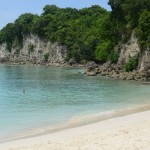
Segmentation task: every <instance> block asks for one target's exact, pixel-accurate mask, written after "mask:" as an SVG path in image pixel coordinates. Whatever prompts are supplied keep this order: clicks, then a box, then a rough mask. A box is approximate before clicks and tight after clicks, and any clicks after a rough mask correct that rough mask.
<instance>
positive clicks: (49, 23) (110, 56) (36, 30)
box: [0, 0, 150, 63]
mask: <svg viewBox="0 0 150 150" xmlns="http://www.w3.org/2000/svg"><path fill="white" fill-rule="evenodd" d="M109 5H110V6H111V8H112V11H111V12H108V11H106V10H105V9H103V8H101V7H100V6H98V5H93V6H91V7H89V8H83V9H80V10H78V9H75V8H59V7H57V6H55V5H46V6H45V7H44V9H43V13H42V14H41V15H40V16H38V15H33V14H30V13H26V14H23V15H21V16H20V17H19V18H18V19H17V20H16V21H15V22H14V23H9V24H7V25H6V26H5V27H4V28H3V29H2V30H1V31H0V43H3V42H5V43H6V44H7V50H9V51H11V49H12V47H15V46H17V47H18V46H20V47H21V46H22V42H23V36H26V35H29V34H36V35H38V36H39V37H40V38H45V39H47V40H50V41H52V42H59V43H61V44H63V45H66V46H67V48H68V57H67V59H68V60H69V59H70V58H74V59H75V60H76V61H77V62H80V61H81V60H96V61H99V62H106V61H107V60H110V61H111V62H112V63H117V60H118V57H119V50H116V49H115V46H116V45H117V44H118V42H127V41H128V39H129V37H130V35H131V32H132V31H133V30H136V31H137V34H138V36H139V43H140V45H141V48H142V49H143V50H144V49H146V50H147V49H149V48H150V28H149V27H150V0H142V1H141V0H109ZM29 49H30V50H29V51H32V49H33V47H32V45H31V47H29ZM45 59H47V55H45Z"/></svg>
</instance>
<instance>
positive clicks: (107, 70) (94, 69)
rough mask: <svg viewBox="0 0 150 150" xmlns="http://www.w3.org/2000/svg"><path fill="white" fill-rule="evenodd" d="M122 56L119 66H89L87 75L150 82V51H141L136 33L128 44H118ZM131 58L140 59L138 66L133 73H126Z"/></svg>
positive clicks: (108, 64) (120, 56)
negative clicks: (126, 65)
mask: <svg viewBox="0 0 150 150" xmlns="http://www.w3.org/2000/svg"><path fill="white" fill-rule="evenodd" d="M116 48H117V49H120V55H119V59H118V63H117V64H111V63H110V62H107V63H105V64H103V65H97V64H94V65H89V66H88V67H87V68H86V70H85V74H87V75H89V76H95V75H102V76H108V77H111V78H119V79H123V80H137V81H150V51H148V50H146V51H141V49H140V46H139V43H138V38H137V37H136V33H135V32H133V33H132V35H131V38H130V39H129V41H128V42H127V43H126V44H118V46H117V47H116ZM130 58H137V59H138V66H137V69H136V70H133V71H132V72H125V70H124V68H123V66H124V65H125V64H126V63H128V62H129V59H130Z"/></svg>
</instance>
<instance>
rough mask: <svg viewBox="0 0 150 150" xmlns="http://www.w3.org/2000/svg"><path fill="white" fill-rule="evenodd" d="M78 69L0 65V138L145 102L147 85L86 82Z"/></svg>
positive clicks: (149, 92)
mask: <svg viewBox="0 0 150 150" xmlns="http://www.w3.org/2000/svg"><path fill="white" fill-rule="evenodd" d="M83 72H84V71H83V68H61V67H60V68H59V67H58V68H55V67H44V66H14V65H0V139H2V137H4V136H9V135H12V134H14V133H17V132H21V131H23V130H28V129H32V128H39V127H42V126H48V125H49V126H53V125H57V124H61V123H65V122H68V121H69V120H71V119H72V118H73V117H75V116H76V117H77V116H84V115H88V114H92V113H93V114H95V113H100V112H105V111H111V110H116V109H121V108H128V107H132V106H135V105H137V104H139V105H140V104H145V103H148V102H150V85H148V84H142V83H136V82H132V81H122V80H113V79H109V78H106V77H100V76H97V77H88V76H86V75H84V74H83Z"/></svg>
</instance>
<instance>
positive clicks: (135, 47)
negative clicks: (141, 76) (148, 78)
mask: <svg viewBox="0 0 150 150" xmlns="http://www.w3.org/2000/svg"><path fill="white" fill-rule="evenodd" d="M118 47H119V49H120V56H119V60H118V65H124V64H126V63H128V62H129V58H133V57H136V58H137V59H138V68H137V70H140V71H147V70H149V69H150V52H149V51H148V50H146V51H142V50H141V49H140V46H139V43H138V38H137V36H136V33H135V31H134V32H132V35H131V38H130V39H129V41H128V42H127V43H126V44H119V45H118Z"/></svg>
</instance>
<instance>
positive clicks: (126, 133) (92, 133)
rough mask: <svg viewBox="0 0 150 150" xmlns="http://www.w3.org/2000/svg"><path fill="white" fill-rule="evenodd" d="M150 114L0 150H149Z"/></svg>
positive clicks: (3, 146) (9, 144)
mask: <svg viewBox="0 0 150 150" xmlns="http://www.w3.org/2000/svg"><path fill="white" fill-rule="evenodd" d="M149 148H150V111H149V110H148V111H143V112H138V113H134V114H129V115H126V116H121V117H116V118H112V119H108V120H104V121H99V122H96V123H91V124H88V125H83V126H80V127H75V128H70V129H65V130H62V131H58V132H56V133H47V134H45V135H39V136H34V137H29V138H24V139H19V140H16V141H11V142H6V143H1V144H0V150H120V149H121V150H126V149H128V150H141V149H142V150H149Z"/></svg>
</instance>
